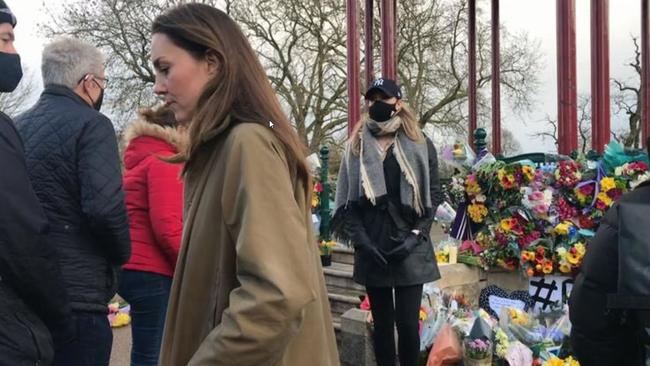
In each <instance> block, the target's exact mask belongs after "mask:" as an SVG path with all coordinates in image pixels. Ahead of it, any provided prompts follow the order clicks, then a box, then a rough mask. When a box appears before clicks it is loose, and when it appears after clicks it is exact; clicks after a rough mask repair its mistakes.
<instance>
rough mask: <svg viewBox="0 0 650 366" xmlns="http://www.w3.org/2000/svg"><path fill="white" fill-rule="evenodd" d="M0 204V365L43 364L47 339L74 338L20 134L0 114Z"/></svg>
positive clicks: (50, 352)
mask: <svg viewBox="0 0 650 366" xmlns="http://www.w3.org/2000/svg"><path fill="white" fill-rule="evenodd" d="M0 203H1V204H0V365H3V366H4V365H35V364H38V362H40V363H41V364H44V365H47V364H49V363H50V362H51V361H52V358H53V357H54V347H53V341H54V345H61V344H64V343H65V342H67V341H69V340H70V339H71V338H73V337H74V328H72V327H71V322H70V318H71V311H70V305H69V303H68V297H67V294H66V291H65V289H64V286H63V282H62V280H61V274H60V272H59V268H58V265H57V263H56V251H55V250H53V248H52V247H51V246H49V245H48V244H47V238H46V236H47V219H46V217H45V213H44V212H43V210H42V209H41V205H40V203H39V202H38V198H37V197H36V195H35V194H34V190H33V189H32V186H31V184H30V182H29V178H28V177H27V169H26V167H25V159H24V157H23V146H22V143H21V141H20V137H19V136H18V132H16V129H15V128H14V125H13V123H12V121H11V120H10V119H9V117H7V116H6V115H4V114H3V113H2V112H0Z"/></svg>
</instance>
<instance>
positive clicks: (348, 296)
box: [327, 291, 361, 316]
mask: <svg viewBox="0 0 650 366" xmlns="http://www.w3.org/2000/svg"><path fill="white" fill-rule="evenodd" d="M327 297H328V298H329V301H330V309H331V311H332V316H335V315H341V314H343V313H345V312H346V311H348V310H350V309H352V308H358V307H359V305H360V304H361V300H360V299H359V295H358V292H357V291H349V292H347V293H333V292H329V293H328V294H327Z"/></svg>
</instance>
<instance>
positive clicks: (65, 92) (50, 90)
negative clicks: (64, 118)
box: [42, 84, 92, 109]
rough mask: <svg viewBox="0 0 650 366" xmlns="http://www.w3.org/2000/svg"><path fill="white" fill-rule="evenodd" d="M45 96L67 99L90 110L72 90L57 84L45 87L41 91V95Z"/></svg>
mask: <svg viewBox="0 0 650 366" xmlns="http://www.w3.org/2000/svg"><path fill="white" fill-rule="evenodd" d="M47 94H49V95H57V96H63V97H67V98H70V99H72V100H73V101H75V102H77V103H79V104H81V105H84V106H86V107H88V108H91V109H92V107H91V106H90V105H88V103H87V102H86V101H85V100H84V99H83V98H82V97H80V96H79V95H77V93H75V92H74V90H72V89H70V88H68V87H67V86H63V85H59V84H48V85H46V86H45V90H43V94H42V95H47Z"/></svg>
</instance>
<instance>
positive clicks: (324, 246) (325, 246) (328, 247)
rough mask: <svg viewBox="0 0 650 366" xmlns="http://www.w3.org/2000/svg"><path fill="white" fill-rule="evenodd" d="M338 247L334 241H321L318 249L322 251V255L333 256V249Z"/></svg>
mask: <svg viewBox="0 0 650 366" xmlns="http://www.w3.org/2000/svg"><path fill="white" fill-rule="evenodd" d="M335 246H336V242H335V241H334V240H321V241H320V242H319V243H318V249H319V250H320V255H331V254H332V248H334V247H335Z"/></svg>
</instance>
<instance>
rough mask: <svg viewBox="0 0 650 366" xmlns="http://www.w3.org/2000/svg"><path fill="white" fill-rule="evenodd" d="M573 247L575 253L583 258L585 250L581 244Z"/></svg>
mask: <svg viewBox="0 0 650 366" xmlns="http://www.w3.org/2000/svg"><path fill="white" fill-rule="evenodd" d="M574 247H575V248H576V251H577V252H578V254H580V256H584V255H585V253H586V252H587V248H586V247H585V245H584V244H583V243H578V244H576V245H575V246H574Z"/></svg>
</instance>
